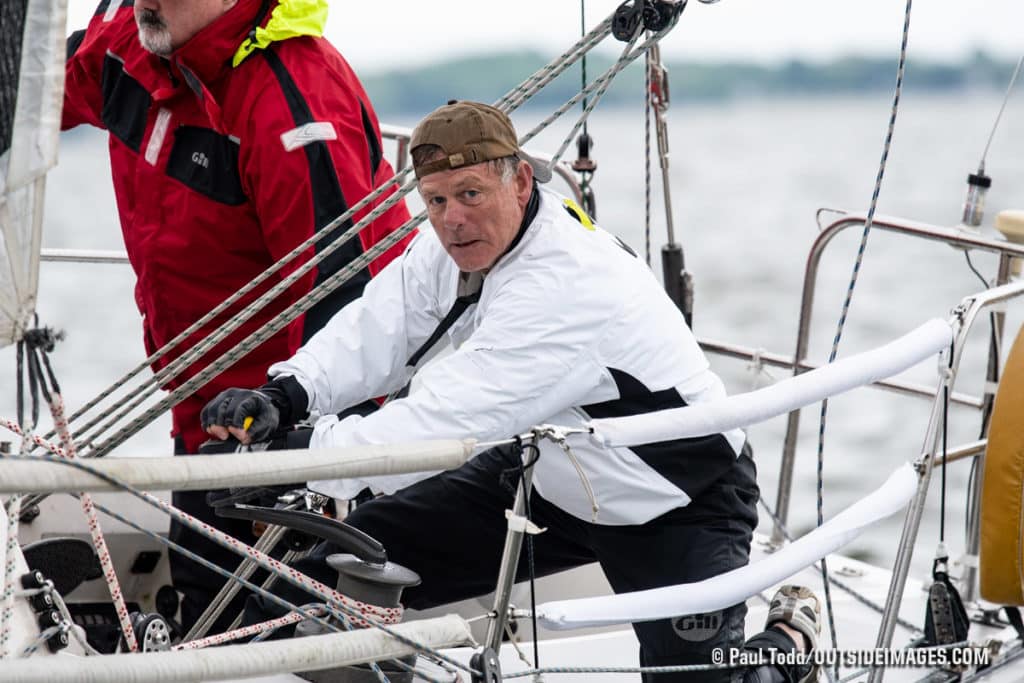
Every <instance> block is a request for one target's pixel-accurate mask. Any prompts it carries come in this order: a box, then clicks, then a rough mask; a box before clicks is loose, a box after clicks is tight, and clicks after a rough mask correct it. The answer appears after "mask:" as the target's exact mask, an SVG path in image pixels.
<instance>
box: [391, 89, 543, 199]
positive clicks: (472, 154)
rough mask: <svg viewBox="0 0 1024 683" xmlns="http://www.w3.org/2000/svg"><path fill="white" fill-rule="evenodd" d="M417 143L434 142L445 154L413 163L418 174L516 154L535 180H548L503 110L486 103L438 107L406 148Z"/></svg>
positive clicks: (414, 132) (466, 103) (417, 175)
mask: <svg viewBox="0 0 1024 683" xmlns="http://www.w3.org/2000/svg"><path fill="white" fill-rule="evenodd" d="M420 145H437V146H438V147H440V148H441V149H442V150H443V151H444V153H445V155H446V156H445V157H443V158H441V159H437V160H434V161H428V162H427V163H424V164H420V165H418V166H416V165H414V169H413V170H415V171H416V177H417V178H422V177H423V176H426V175H430V174H431V173H437V172H438V171H447V170H450V169H453V168H461V167H463V166H472V165H473V164H479V163H483V162H485V161H493V160H494V159H501V158H502V157H508V156H513V155H515V156H518V157H519V158H520V159H522V160H523V161H526V162H528V163H529V164H530V166H532V167H533V177H534V178H536V179H537V182H541V183H546V182H547V181H549V180H551V169H550V168H549V167H548V165H547V164H545V163H543V162H541V161H539V160H537V159H534V158H533V157H532V156H530V155H529V154H527V153H526V152H524V151H523V150H522V149H520V147H519V139H518V138H517V137H516V130H515V128H513V127H512V121H511V120H509V118H508V116H506V115H505V112H503V111H501V110H500V109H497V108H495V107H492V106H490V105H488V104H482V103H480V102H459V101H458V100H451V101H449V102H448V104H446V105H444V106H443V107H438V108H437V109H435V110H434V111H432V112H431V113H429V114H427V116H426V117H425V118H424V119H423V120H422V121H420V123H419V125H418V126H416V128H415V130H413V132H412V139H411V141H410V142H409V149H410V150H415V149H416V148H417V147H419V146H420Z"/></svg>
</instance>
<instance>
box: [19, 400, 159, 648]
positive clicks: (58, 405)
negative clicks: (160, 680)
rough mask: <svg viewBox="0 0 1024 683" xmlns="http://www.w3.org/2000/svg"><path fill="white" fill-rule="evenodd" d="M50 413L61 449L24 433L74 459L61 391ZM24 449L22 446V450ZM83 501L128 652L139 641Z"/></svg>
mask: <svg viewBox="0 0 1024 683" xmlns="http://www.w3.org/2000/svg"><path fill="white" fill-rule="evenodd" d="M50 414H51V415H52V416H53V424H54V427H55V429H56V430H57V434H58V435H59V436H60V442H61V446H63V448H59V449H55V448H53V447H52V444H49V443H47V442H46V441H44V440H43V439H40V438H39V437H36V436H35V435H23V436H25V437H26V438H31V440H32V441H33V442H34V443H36V444H37V445H39V446H42V447H43V448H46V449H47V450H49V451H52V452H54V453H56V454H57V455H59V456H60V457H62V458H68V459H72V460H73V459H74V458H75V443H74V441H73V440H72V439H71V434H70V433H69V432H68V423H67V420H66V419H65V417H64V399H63V398H61V395H60V394H57V393H54V394H52V396H51V400H50ZM3 422H4V426H6V427H7V428H8V429H11V430H12V431H14V432H15V433H20V432H21V428H20V427H19V426H18V425H17V424H14V423H11V422H10V421H8V420H4V421H3ZM23 450H24V449H23ZM79 501H80V502H81V504H82V512H84V513H85V519H86V521H87V522H88V524H89V536H90V537H91V538H92V545H93V547H94V548H95V549H96V555H97V556H98V557H99V560H100V567H101V568H102V569H103V579H104V580H105V581H106V582H107V589H108V590H109V591H110V599H111V600H112V601H113V603H114V611H115V612H116V613H117V620H118V622H119V623H120V625H121V633H122V634H124V640H125V643H126V644H127V645H128V649H129V651H131V652H138V651H139V644H138V642H137V641H136V639H135V629H134V628H133V627H132V620H131V617H130V616H129V615H128V606H127V605H126V604H125V601H124V595H123V594H122V593H121V583H120V582H119V581H118V580H117V571H116V570H115V569H114V561H113V560H112V559H111V557H110V550H109V549H108V548H107V540H106V539H105V538H104V537H103V529H102V528H101V527H100V520H99V516H98V515H97V514H96V508H95V507H94V506H93V503H92V496H91V495H89V494H88V493H82V494H81V496H80V497H79Z"/></svg>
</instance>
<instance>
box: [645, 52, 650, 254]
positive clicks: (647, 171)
mask: <svg viewBox="0 0 1024 683" xmlns="http://www.w3.org/2000/svg"><path fill="white" fill-rule="evenodd" d="M644 61H645V62H646V63H645V64H644V256H645V258H646V260H647V265H648V266H650V265H651V54H650V53H649V52H648V53H647V55H646V59H645V60H644Z"/></svg>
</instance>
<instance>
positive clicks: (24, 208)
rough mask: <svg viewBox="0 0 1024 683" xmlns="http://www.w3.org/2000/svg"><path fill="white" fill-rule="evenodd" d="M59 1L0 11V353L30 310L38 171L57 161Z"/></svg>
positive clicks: (17, 3) (29, 0)
mask: <svg viewBox="0 0 1024 683" xmlns="http://www.w3.org/2000/svg"><path fill="white" fill-rule="evenodd" d="M66 15H67V1H66V0H13V1H11V2H4V3H2V7H0V18H2V19H3V20H2V21H0V347H2V346H6V345H8V344H11V343H13V342H16V341H18V340H19V339H20V338H21V336H22V334H23V333H24V331H25V329H26V327H27V326H29V325H30V324H31V322H32V321H31V319H32V314H33V313H34V312H35V301H36V289H37V285H38V280H39V248H40V239H41V234H42V220H43V215H42V213H43V189H44V184H45V179H46V172H47V170H49V169H50V168H52V167H53V166H54V164H56V163H57V138H58V134H59V133H60V113H61V106H62V100H63V91H64V61H65V51H66V48H65V43H64V33H65V30H66V28H65V25H66Z"/></svg>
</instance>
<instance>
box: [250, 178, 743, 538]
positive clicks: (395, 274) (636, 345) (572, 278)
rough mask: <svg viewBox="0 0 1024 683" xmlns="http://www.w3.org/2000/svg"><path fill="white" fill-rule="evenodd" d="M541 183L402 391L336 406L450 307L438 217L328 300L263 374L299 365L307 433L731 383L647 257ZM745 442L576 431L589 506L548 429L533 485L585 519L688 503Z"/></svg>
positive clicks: (388, 433)
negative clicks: (375, 405)
mask: <svg viewBox="0 0 1024 683" xmlns="http://www.w3.org/2000/svg"><path fill="white" fill-rule="evenodd" d="M538 192H539V195H540V203H539V209H538V211H537V215H536V217H535V218H534V220H533V221H532V222H531V223H530V224H529V225H528V227H527V228H526V229H525V232H523V233H522V234H521V235H520V238H519V241H518V243H514V244H515V245H514V247H513V248H512V249H511V250H510V251H509V252H508V253H507V254H505V255H504V256H503V257H501V258H500V259H499V260H498V262H497V263H496V264H495V265H494V267H493V268H492V269H491V270H490V271H489V272H488V273H487V275H486V276H485V278H484V281H483V288H482V291H481V292H480V299H479V302H478V303H476V304H475V305H471V306H470V307H469V308H468V309H467V310H466V311H465V312H464V313H463V314H462V315H461V316H460V317H459V318H458V320H457V321H456V322H455V323H454V324H453V325H452V326H451V327H450V328H449V329H448V331H447V333H446V336H447V337H448V340H449V341H450V343H451V346H452V348H453V349H454V351H452V352H451V353H450V354H448V355H443V356H441V357H438V358H436V359H435V360H433V361H432V362H429V363H426V364H424V363H420V365H421V366H423V367H422V369H421V370H419V371H418V372H417V373H416V379H417V382H416V386H415V388H414V390H413V391H412V392H411V393H410V394H409V395H408V396H407V397H405V398H401V399H397V400H394V401H391V402H390V403H388V404H386V405H385V406H384V407H382V408H381V409H380V410H379V411H377V412H376V413H373V414H372V415H369V416H367V417H359V416H351V417H346V418H345V419H342V420H339V419H338V418H337V417H336V416H335V415H334V413H337V412H339V411H342V410H344V409H345V408H347V407H349V406H351V405H354V404H356V403H359V402H361V401H364V400H366V399H367V398H369V397H373V396H381V395H384V394H388V393H391V392H394V391H397V390H398V389H400V388H401V387H402V386H403V385H405V384H406V383H407V381H408V380H409V379H410V375H411V374H412V368H408V367H406V363H407V361H408V360H409V358H410V356H412V355H413V353H414V352H415V351H416V350H417V349H418V348H419V347H420V346H421V345H422V344H423V343H424V342H425V341H426V340H427V339H428V337H429V336H430V335H431V333H433V332H434V331H435V330H436V329H437V327H438V323H439V322H440V321H441V320H442V319H443V318H444V317H445V315H446V314H447V313H448V312H449V310H450V309H451V308H452V305H453V303H454V301H455V298H456V290H457V285H458V282H459V269H458V267H457V266H456V265H455V263H454V261H452V259H451V258H450V257H449V256H448V255H447V254H446V253H445V251H444V249H443V247H442V246H441V244H440V242H439V241H438V240H437V238H436V236H434V234H433V231H432V230H424V231H421V234H420V235H419V236H418V237H417V238H416V239H415V241H414V242H413V243H412V244H411V245H410V246H409V248H408V249H407V250H406V251H405V253H404V254H403V255H402V256H401V257H399V258H398V259H396V260H395V261H394V262H392V263H391V264H389V265H388V266H387V267H386V268H385V269H384V270H382V271H381V272H380V274H379V275H378V276H377V277H376V278H374V279H373V280H371V281H370V283H369V284H368V285H367V286H366V290H365V292H364V294H363V296H362V298H360V299H358V300H357V301H354V302H352V303H351V304H349V305H348V306H346V307H345V308H344V309H342V310H341V311H340V312H339V313H337V314H336V315H335V316H334V318H332V319H331V321H330V322H329V323H328V324H327V325H326V326H325V327H324V328H323V329H322V330H320V332H318V333H317V334H316V335H314V336H313V337H312V338H311V339H310V340H309V342H308V343H307V344H306V345H305V346H303V347H302V348H300V349H299V351H298V352H297V353H296V354H295V356H293V357H292V358H291V359H290V360H288V361H286V362H283V363H277V364H275V365H274V366H272V368H271V370H270V374H271V375H272V376H282V375H292V376H294V377H295V379H296V380H297V381H298V382H299V383H300V384H301V385H302V387H303V388H304V389H305V390H306V393H307V394H308V396H309V397H310V404H309V406H308V407H309V410H310V412H311V413H313V414H314V415H316V414H319V415H322V416H323V417H320V419H319V420H318V421H317V422H316V425H315V430H314V434H313V438H312V441H311V443H310V447H311V448H316V447H323V446H350V445H356V444H382V443H391V442H401V441H412V440H419V439H462V438H470V437H472V438H476V439H478V440H480V441H493V440H498V439H504V438H507V437H510V436H513V435H516V434H521V433H524V432H526V431H528V430H529V429H530V428H531V427H533V426H535V425H538V424H542V423H551V424H556V425H563V426H579V425H582V424H583V423H584V422H586V421H587V420H588V419H590V418H597V417H618V416H623V415H631V414H637V413H646V412H650V411H653V410H662V409H666V408H678V407H681V406H684V405H690V404H694V403H698V402H701V401H708V400H712V399H716V398H720V397H722V396H724V395H725V390H724V388H723V386H722V382H721V381H720V380H719V378H718V377H717V376H716V375H715V374H714V373H713V372H711V370H710V369H709V365H708V362H707V359H706V358H705V357H704V354H703V352H702V351H701V350H700V348H699V347H698V345H697V343H696V340H695V339H694V337H693V334H692V333H691V332H690V330H689V328H688V327H687V325H686V323H685V321H684V320H683V317H682V315H681V314H680V312H679V310H678V309H677V308H676V307H675V306H674V305H673V303H672V302H671V301H670V300H669V298H668V297H667V296H666V294H665V292H664V291H663V290H662V288H661V286H660V285H659V283H658V282H657V280H656V279H655V277H654V275H653V274H652V273H651V271H650V269H649V268H648V267H647V265H646V264H645V263H644V262H643V261H641V260H640V259H638V258H636V257H635V255H633V253H632V252H631V251H629V249H628V248H627V247H626V246H625V245H624V244H622V243H621V242H620V241H619V240H618V239H617V238H615V237H614V236H612V235H610V234H609V233H607V232H605V231H603V230H601V229H600V228H597V227H593V226H589V227H588V225H587V224H588V223H589V222H581V221H580V219H579V218H577V217H576V214H575V213H574V212H573V211H572V210H571V209H569V208H567V204H571V202H569V201H568V200H564V199H563V198H562V197H560V196H559V195H557V194H555V193H554V192H551V191H550V190H546V189H539V190H538ZM585 223H586V224H585ZM440 346H443V344H440V343H439V344H437V345H435V347H440ZM433 355H437V351H436V348H435V350H433ZM428 358H429V354H428ZM743 442H744V435H743V433H742V432H741V431H739V430H735V431H731V432H727V433H725V434H722V435H713V436H709V437H703V438H696V439H682V440H677V441H670V442H662V443H658V444H651V445H647V446H640V447H634V448H630V449H627V448H614V449H606V448H600V447H598V446H596V445H595V444H593V443H592V442H591V441H590V440H589V439H587V438H586V437H582V436H581V437H575V438H572V439H571V440H570V444H571V447H572V452H573V454H574V455H575V457H576V460H577V462H578V464H579V467H580V468H581V470H582V472H583V474H584V475H585V477H586V479H587V481H588V482H589V485H590V487H591V489H592V491H593V496H594V499H595V500H596V503H597V507H598V512H597V514H596V515H595V514H594V512H593V506H592V501H591V498H590V496H589V495H588V493H587V491H586V489H585V487H584V485H583V482H582V478H581V475H580V474H579V473H578V472H577V470H576V468H575V466H574V464H573V463H572V462H571V461H570V459H569V457H568V456H567V455H566V454H565V453H564V452H563V451H562V450H561V449H560V448H559V447H558V446H557V445H555V444H552V443H550V442H547V441H545V442H544V443H543V445H542V447H541V454H540V459H539V461H538V462H537V464H536V469H535V473H534V486H535V487H536V490H537V492H538V493H539V494H540V495H541V496H543V497H544V498H545V499H546V500H548V501H550V502H552V503H554V504H555V505H558V506H559V507H561V508H562V509H564V510H566V511H567V512H569V513H571V514H572V515H575V516H576V517H579V518H581V519H584V520H587V521H596V522H597V523H600V524H609V525H623V524H642V523H644V522H647V521H649V520H651V519H653V518H655V517H657V516H659V515H661V514H663V513H665V512H667V511H669V510H671V509H673V508H676V507H680V506H684V505H687V504H688V503H689V502H690V500H691V499H692V498H693V497H694V496H696V495H699V494H700V492H701V491H702V490H703V489H704V488H706V487H707V486H708V485H709V484H710V483H712V482H713V481H714V480H715V479H717V478H718V477H719V476H720V475H721V474H722V473H724V472H725V471H726V470H728V469H729V468H730V467H732V466H733V465H734V463H735V460H736V457H737V455H738V453H739V451H740V449H741V447H742V445H743ZM431 474H432V473H418V474H412V475H396V476H390V477H376V478H371V479H369V480H367V481H358V480H336V481H320V482H310V487H311V488H313V489H314V490H317V491H321V492H323V493H325V494H328V495H332V496H335V497H337V498H350V497H352V496H354V495H355V494H356V493H357V492H358V491H359V490H360V489H362V488H363V487H364V486H366V485H370V486H372V487H373V488H374V489H375V490H378V491H384V492H393V491H395V490H397V489H399V488H402V487H404V486H407V485H409V484H411V483H413V482H415V481H418V480H421V479H425V478H427V477H428V476H431Z"/></svg>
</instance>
